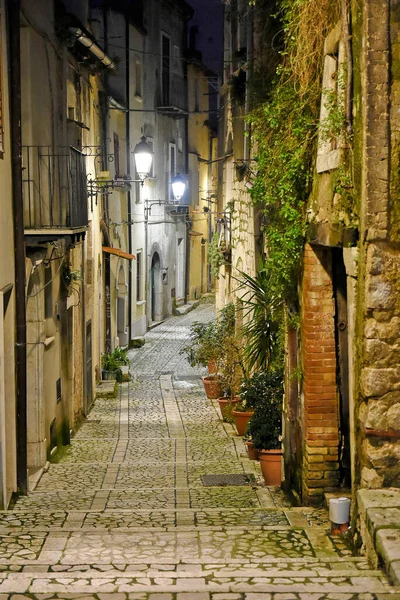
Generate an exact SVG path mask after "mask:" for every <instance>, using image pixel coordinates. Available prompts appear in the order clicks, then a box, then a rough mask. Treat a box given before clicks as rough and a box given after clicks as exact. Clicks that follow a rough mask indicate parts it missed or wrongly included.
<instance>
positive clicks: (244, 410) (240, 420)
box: [232, 400, 254, 436]
mask: <svg viewBox="0 0 400 600" xmlns="http://www.w3.org/2000/svg"><path fill="white" fill-rule="evenodd" d="M253 414H254V411H253V409H252V408H251V407H249V406H247V405H246V403H245V402H244V401H243V400H240V401H239V402H238V403H237V404H235V406H234V408H233V410H232V418H233V420H234V421H235V426H236V429H237V432H238V434H239V435H241V436H244V435H246V431H247V426H248V424H249V421H250V419H251V417H252V416H253Z"/></svg>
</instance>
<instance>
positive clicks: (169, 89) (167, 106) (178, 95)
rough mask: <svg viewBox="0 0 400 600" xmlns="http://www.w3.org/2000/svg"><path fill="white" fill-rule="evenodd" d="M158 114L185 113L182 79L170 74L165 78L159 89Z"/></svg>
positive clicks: (184, 93) (185, 92) (186, 104)
mask: <svg viewBox="0 0 400 600" xmlns="http://www.w3.org/2000/svg"><path fill="white" fill-rule="evenodd" d="M157 108H158V112H161V113H163V112H166V113H168V111H171V112H172V111H177V112H182V113H185V112H187V110H188V102H187V89H186V81H185V80H184V78H183V77H181V76H179V75H175V74H170V76H169V78H168V79H167V78H165V80H163V82H162V86H161V89H160V96H159V103H158V107H157Z"/></svg>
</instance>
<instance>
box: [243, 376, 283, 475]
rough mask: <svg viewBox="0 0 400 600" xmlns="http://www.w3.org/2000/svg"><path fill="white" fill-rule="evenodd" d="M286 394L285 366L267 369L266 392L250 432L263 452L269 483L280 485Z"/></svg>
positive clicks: (256, 409)
mask: <svg viewBox="0 0 400 600" xmlns="http://www.w3.org/2000/svg"><path fill="white" fill-rule="evenodd" d="M282 397H283V372H282V370H281V369H279V370H276V371H273V370H270V371H267V372H265V374H264V392H263V394H262V397H261V398H260V399H259V400H257V401H256V403H255V405H254V414H253V416H252V418H251V420H250V422H249V425H248V433H249V436H250V437H251V441H252V442H253V446H254V448H255V449H256V450H258V452H259V460H260V466H261V471H262V474H263V477H264V480H265V483H266V484H267V485H280V484H281V481H282V450H281V432H282Z"/></svg>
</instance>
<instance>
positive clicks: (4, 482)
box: [0, 0, 16, 508]
mask: <svg viewBox="0 0 400 600" xmlns="http://www.w3.org/2000/svg"><path fill="white" fill-rule="evenodd" d="M0 11H1V14H2V15H4V14H5V3H4V0H1V2H0ZM1 26H2V29H1V32H0V42H1V47H0V53H1V67H2V72H1V73H0V76H1V79H2V80H1V92H2V119H3V126H4V128H3V150H4V151H3V152H2V153H1V154H0V182H1V190H2V193H1V197H0V207H1V209H0V252H1V256H2V257H7V260H3V262H2V267H1V269H0V304H1V306H0V311H1V312H0V319H1V320H0V447H1V462H0V506H1V508H6V507H7V505H8V502H9V500H10V497H11V494H12V492H14V491H15V490H16V438H15V435H16V434H15V421H16V417H15V380H14V377H12V376H10V374H11V373H14V361H15V355H14V348H15V291H14V288H13V286H14V281H15V279H14V236H13V209H12V188H11V149H10V129H9V127H8V125H7V124H8V123H9V122H10V116H9V108H8V107H9V96H8V75H7V74H8V59H7V35H6V28H5V19H2V21H1ZM10 286H12V287H11V288H10ZM7 290H10V291H7Z"/></svg>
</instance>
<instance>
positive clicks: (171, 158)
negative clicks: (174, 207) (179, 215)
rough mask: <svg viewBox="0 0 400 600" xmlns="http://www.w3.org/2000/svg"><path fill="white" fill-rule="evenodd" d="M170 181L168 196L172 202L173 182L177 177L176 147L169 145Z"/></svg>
mask: <svg viewBox="0 0 400 600" xmlns="http://www.w3.org/2000/svg"><path fill="white" fill-rule="evenodd" d="M168 172H169V180H168V194H167V198H168V199H169V200H171V201H173V200H174V195H173V193H172V186H171V182H172V180H173V178H174V177H175V175H176V145H175V144H169V164H168Z"/></svg>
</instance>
